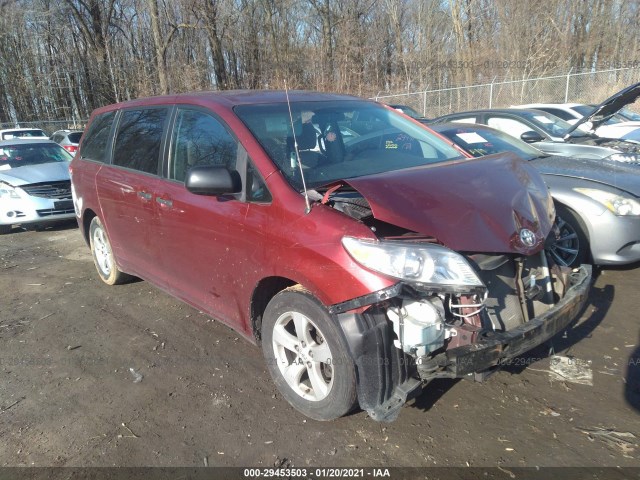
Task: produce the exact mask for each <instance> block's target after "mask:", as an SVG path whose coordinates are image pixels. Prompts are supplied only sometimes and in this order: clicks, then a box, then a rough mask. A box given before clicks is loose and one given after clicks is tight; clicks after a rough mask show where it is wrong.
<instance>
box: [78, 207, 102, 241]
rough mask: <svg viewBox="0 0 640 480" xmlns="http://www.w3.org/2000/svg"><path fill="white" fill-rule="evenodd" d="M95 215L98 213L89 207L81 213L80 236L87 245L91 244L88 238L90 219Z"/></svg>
mask: <svg viewBox="0 0 640 480" xmlns="http://www.w3.org/2000/svg"><path fill="white" fill-rule="evenodd" d="M97 216H98V214H97V213H96V212H94V211H93V210H92V209H90V208H87V209H86V210H85V211H84V213H83V214H82V236H83V237H84V241H85V242H86V244H87V245H91V241H90V240H89V230H90V227H91V221H92V220H93V219H94V218H95V217H97Z"/></svg>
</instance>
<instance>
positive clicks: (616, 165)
mask: <svg viewBox="0 0 640 480" xmlns="http://www.w3.org/2000/svg"><path fill="white" fill-rule="evenodd" d="M531 164H532V165H533V166H534V167H536V168H537V169H538V171H539V172H540V173H542V174H543V175H557V176H562V177H571V178H581V179H584V180H590V181H593V182H598V183H602V184H604V185H609V186H611V187H615V188H618V189H620V190H624V191H625V192H629V193H631V194H632V195H635V196H636V197H640V168H638V166H634V165H626V164H624V163H622V162H615V161H613V160H606V159H590V158H567V157H556V156H552V157H545V158H536V159H533V160H531Z"/></svg>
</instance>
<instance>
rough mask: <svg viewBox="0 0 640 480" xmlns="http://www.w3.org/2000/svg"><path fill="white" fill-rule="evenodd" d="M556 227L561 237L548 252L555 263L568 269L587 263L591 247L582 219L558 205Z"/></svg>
mask: <svg viewBox="0 0 640 480" xmlns="http://www.w3.org/2000/svg"><path fill="white" fill-rule="evenodd" d="M556 225H557V227H558V229H559V230H560V235H559V238H558V239H557V240H556V242H555V244H554V245H552V246H551V247H549V252H548V253H549V254H550V255H551V258H552V259H553V261H554V262H556V263H557V264H558V265H562V266H566V267H578V266H579V265H581V264H582V263H584V262H585V261H587V260H588V259H589V258H590V256H591V247H590V246H589V238H588V237H587V234H586V229H585V227H584V224H583V223H582V221H581V220H580V217H578V215H577V214H576V213H575V212H574V211H573V210H570V209H569V208H567V207H565V206H564V205H556Z"/></svg>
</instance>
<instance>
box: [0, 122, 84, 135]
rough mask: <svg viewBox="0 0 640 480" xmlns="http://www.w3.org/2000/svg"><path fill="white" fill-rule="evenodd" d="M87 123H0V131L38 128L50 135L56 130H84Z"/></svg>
mask: <svg viewBox="0 0 640 480" xmlns="http://www.w3.org/2000/svg"><path fill="white" fill-rule="evenodd" d="M86 124H87V121H86V120H84V121H83V122H81V123H78V122H74V121H72V120H55V121H54V120H46V121H42V122H18V123H17V124H16V123H0V130H2V129H5V128H39V129H40V130H44V131H45V133H46V134H47V135H51V134H52V133H53V132H55V131H57V130H84V127H85V126H86Z"/></svg>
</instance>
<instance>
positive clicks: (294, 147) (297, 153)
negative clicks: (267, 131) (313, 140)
mask: <svg viewBox="0 0 640 480" xmlns="http://www.w3.org/2000/svg"><path fill="white" fill-rule="evenodd" d="M284 93H285V95H286V96H287V107H288V108H289V120H290V121H291V132H292V133H293V149H294V150H295V152H296V161H297V163H298V168H299V169H300V178H302V189H303V190H304V191H303V194H304V201H305V204H306V206H307V208H305V210H304V213H305V214H308V213H309V212H310V211H311V203H309V193H307V182H305V180H304V172H303V171H302V162H300V152H299V151H298V139H297V138H296V129H295V127H294V125H293V114H292V113H291V102H290V101H289V89H288V88H287V81H286V80H285V81H284Z"/></svg>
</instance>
